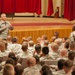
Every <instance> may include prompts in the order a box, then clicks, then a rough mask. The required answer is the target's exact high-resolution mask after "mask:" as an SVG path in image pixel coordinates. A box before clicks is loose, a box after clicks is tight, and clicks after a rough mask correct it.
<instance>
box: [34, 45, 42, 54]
mask: <svg viewBox="0 0 75 75" xmlns="http://www.w3.org/2000/svg"><path fill="white" fill-rule="evenodd" d="M35 50H36V52H38V53H39V52H40V51H41V45H40V44H36V45H35Z"/></svg>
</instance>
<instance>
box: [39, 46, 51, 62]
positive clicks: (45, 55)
mask: <svg viewBox="0 0 75 75" xmlns="http://www.w3.org/2000/svg"><path fill="white" fill-rule="evenodd" d="M50 59H52V57H51V55H50V54H49V48H48V47H43V48H42V56H41V57H40V61H44V60H50Z"/></svg>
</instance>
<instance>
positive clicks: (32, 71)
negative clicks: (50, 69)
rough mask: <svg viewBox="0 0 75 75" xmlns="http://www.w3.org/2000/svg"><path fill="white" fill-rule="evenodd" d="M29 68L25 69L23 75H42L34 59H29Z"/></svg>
mask: <svg viewBox="0 0 75 75" xmlns="http://www.w3.org/2000/svg"><path fill="white" fill-rule="evenodd" d="M27 66H28V67H27V68H25V69H24V72H23V75H40V72H39V69H38V68H37V67H36V60H35V58H34V57H29V58H28V59H27Z"/></svg>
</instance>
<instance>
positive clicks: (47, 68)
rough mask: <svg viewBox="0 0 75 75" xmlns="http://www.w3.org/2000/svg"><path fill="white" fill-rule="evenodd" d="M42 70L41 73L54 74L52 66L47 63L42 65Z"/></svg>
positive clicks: (45, 74) (43, 74)
mask: <svg viewBox="0 0 75 75" xmlns="http://www.w3.org/2000/svg"><path fill="white" fill-rule="evenodd" d="M41 72H42V74H41V75H53V74H52V71H51V70H50V67H49V66H47V65H44V66H42V69H41Z"/></svg>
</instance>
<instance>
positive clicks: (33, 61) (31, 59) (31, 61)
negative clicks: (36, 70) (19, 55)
mask: <svg viewBox="0 0 75 75" xmlns="http://www.w3.org/2000/svg"><path fill="white" fill-rule="evenodd" d="M35 64H36V59H35V58H34V57H29V58H28V59H27V65H28V66H35Z"/></svg>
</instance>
